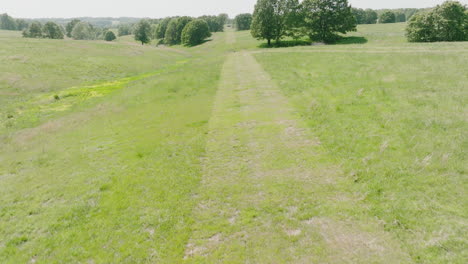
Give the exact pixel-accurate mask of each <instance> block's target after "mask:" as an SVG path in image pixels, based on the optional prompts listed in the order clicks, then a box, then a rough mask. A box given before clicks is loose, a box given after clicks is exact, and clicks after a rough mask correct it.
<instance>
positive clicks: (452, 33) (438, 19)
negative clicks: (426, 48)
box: [406, 1, 468, 42]
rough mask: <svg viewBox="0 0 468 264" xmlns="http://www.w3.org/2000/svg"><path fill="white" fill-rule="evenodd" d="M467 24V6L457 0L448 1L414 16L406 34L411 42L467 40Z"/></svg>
mask: <svg viewBox="0 0 468 264" xmlns="http://www.w3.org/2000/svg"><path fill="white" fill-rule="evenodd" d="M467 25H468V13H467V9H466V6H464V5H462V4H461V3H459V2H457V1H447V2H445V3H443V4H442V5H440V6H437V7H436V8H434V9H432V10H430V11H428V12H425V13H418V14H416V15H414V16H412V17H411V19H410V21H409V23H408V26H407V28H406V36H407V38H408V41H410V42H435V41H466V40H468V27H467Z"/></svg>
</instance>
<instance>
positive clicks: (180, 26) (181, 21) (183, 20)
mask: <svg viewBox="0 0 468 264" xmlns="http://www.w3.org/2000/svg"><path fill="white" fill-rule="evenodd" d="M192 20H193V18H191V17H188V16H184V17H179V18H178V19H177V26H176V41H177V44H180V43H181V42H182V31H183V30H184V28H185V26H187V24H188V23H190V22H191V21H192Z"/></svg>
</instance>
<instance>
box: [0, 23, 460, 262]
mask: <svg viewBox="0 0 468 264" xmlns="http://www.w3.org/2000/svg"><path fill="white" fill-rule="evenodd" d="M403 29H404V24H385V25H363V26H359V27H358V32H355V33H353V34H351V35H350V37H349V38H347V39H344V40H343V41H342V42H340V44H336V45H326V46H297V47H290V48H274V49H268V48H261V47H262V46H261V43H262V42H260V41H257V40H254V39H252V37H251V36H250V34H249V32H232V31H228V32H226V33H217V34H215V35H214V37H213V39H212V40H211V41H208V42H207V43H205V44H203V45H201V46H198V47H194V48H184V47H180V46H176V47H155V46H141V45H138V43H136V42H134V41H133V40H132V39H131V37H124V38H120V39H119V40H118V41H117V42H114V43H105V42H100V41H72V40H59V41H54V40H44V39H23V38H21V37H20V34H19V33H17V32H7V31H0V59H1V60H2V62H3V61H5V62H6V63H1V64H0V262H1V263H29V262H31V263H64V262H65V263H82V262H89V263H109V262H111V263H181V262H188V263H213V262H229V263H246V262H253V263H278V262H280V263H349V262H352V263H448V262H450V263H463V262H464V260H465V259H466V258H467V257H468V252H467V250H466V248H467V241H468V237H467V236H466V235H465V233H466V219H467V217H468V215H467V210H466V208H467V199H466V191H465V190H466V189H467V186H466V184H467V182H466V170H467V165H466V164H467V162H466V149H467V147H468V142H467V138H466V132H465V131H467V128H468V125H467V123H466V114H467V108H466V105H467V103H468V102H467V92H466V88H467V86H468V77H467V75H466V72H467V70H468V69H467V66H466V63H465V61H467V59H468V52H467V50H468V49H467V44H466V43H434V44H412V43H407V42H406V41H405V38H404V32H403Z"/></svg>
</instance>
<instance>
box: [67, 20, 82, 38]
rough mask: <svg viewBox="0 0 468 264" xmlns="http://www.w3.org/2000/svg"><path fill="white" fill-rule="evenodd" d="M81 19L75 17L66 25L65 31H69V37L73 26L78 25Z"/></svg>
mask: <svg viewBox="0 0 468 264" xmlns="http://www.w3.org/2000/svg"><path fill="white" fill-rule="evenodd" d="M80 22H81V21H80V20H79V19H73V20H72V21H70V22H68V23H67V25H66V26H65V31H66V33H67V37H69V38H71V37H72V35H71V33H72V31H73V28H74V27H75V26H76V24H78V23H80Z"/></svg>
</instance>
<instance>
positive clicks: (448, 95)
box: [256, 24, 468, 263]
mask: <svg viewBox="0 0 468 264" xmlns="http://www.w3.org/2000/svg"><path fill="white" fill-rule="evenodd" d="M402 25H403V24H399V25H371V26H369V25H368V26H360V28H359V32H358V33H356V34H354V35H356V36H363V37H365V38H366V39H367V40H368V43H366V44H365V45H337V46H324V47H317V48H314V49H311V48H300V49H296V50H294V51H291V50H281V52H276V53H258V54H256V58H257V60H258V61H259V62H260V63H261V64H262V65H263V66H264V68H265V69H266V70H267V71H268V72H269V73H270V75H271V76H272V77H273V79H274V80H275V81H276V82H277V84H278V85H279V86H280V87H281V89H282V91H283V92H284V93H285V94H287V95H288V97H290V99H291V100H292V101H293V102H294V103H295V105H296V106H297V109H298V110H299V112H300V114H301V116H302V118H303V119H305V120H307V123H308V124H309V127H310V129H311V130H312V131H313V133H314V134H315V135H316V136H317V137H318V138H320V142H321V143H322V145H323V147H324V148H325V150H326V151H327V155H326V157H327V158H326V159H327V160H329V161H330V162H333V163H335V164H340V167H341V168H342V169H343V172H342V176H341V177H342V180H343V182H342V183H341V184H342V186H343V188H346V189H349V191H350V192H352V193H354V194H355V195H356V196H358V197H359V199H357V200H356V203H362V204H364V205H365V210H363V211H359V212H358V211H352V212H348V213H346V214H344V216H346V217H352V218H358V219H360V218H376V219H378V220H379V221H381V224H382V226H383V228H384V229H385V230H386V231H388V232H390V233H392V234H394V236H395V237H397V238H398V239H399V240H401V241H402V245H403V247H404V248H407V249H408V252H409V253H410V254H411V256H412V258H413V260H415V261H418V262H422V263H428V262H438V263H444V262H445V263H447V262H450V263H462V262H463V261H462V260H463V258H466V257H467V251H466V246H467V244H466V243H467V241H466V237H461V236H460V235H461V234H463V233H465V231H466V217H467V210H466V208H467V206H468V203H467V202H468V201H467V199H466V188H467V185H466V183H467V182H466V172H467V169H468V166H467V164H468V163H467V161H466V149H467V147H468V145H467V144H468V141H467V137H466V131H467V130H468V124H467V123H466V114H467V107H466V106H467V105H468V98H467V88H468V76H467V74H466V72H467V69H468V68H467V65H466V61H468V50H467V49H466V47H467V44H466V43H436V44H408V43H405V42H404V41H403V34H402V29H403V27H402ZM285 69H286V70H285ZM333 214H335V212H333ZM344 216H341V217H340V218H342V217H344Z"/></svg>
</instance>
